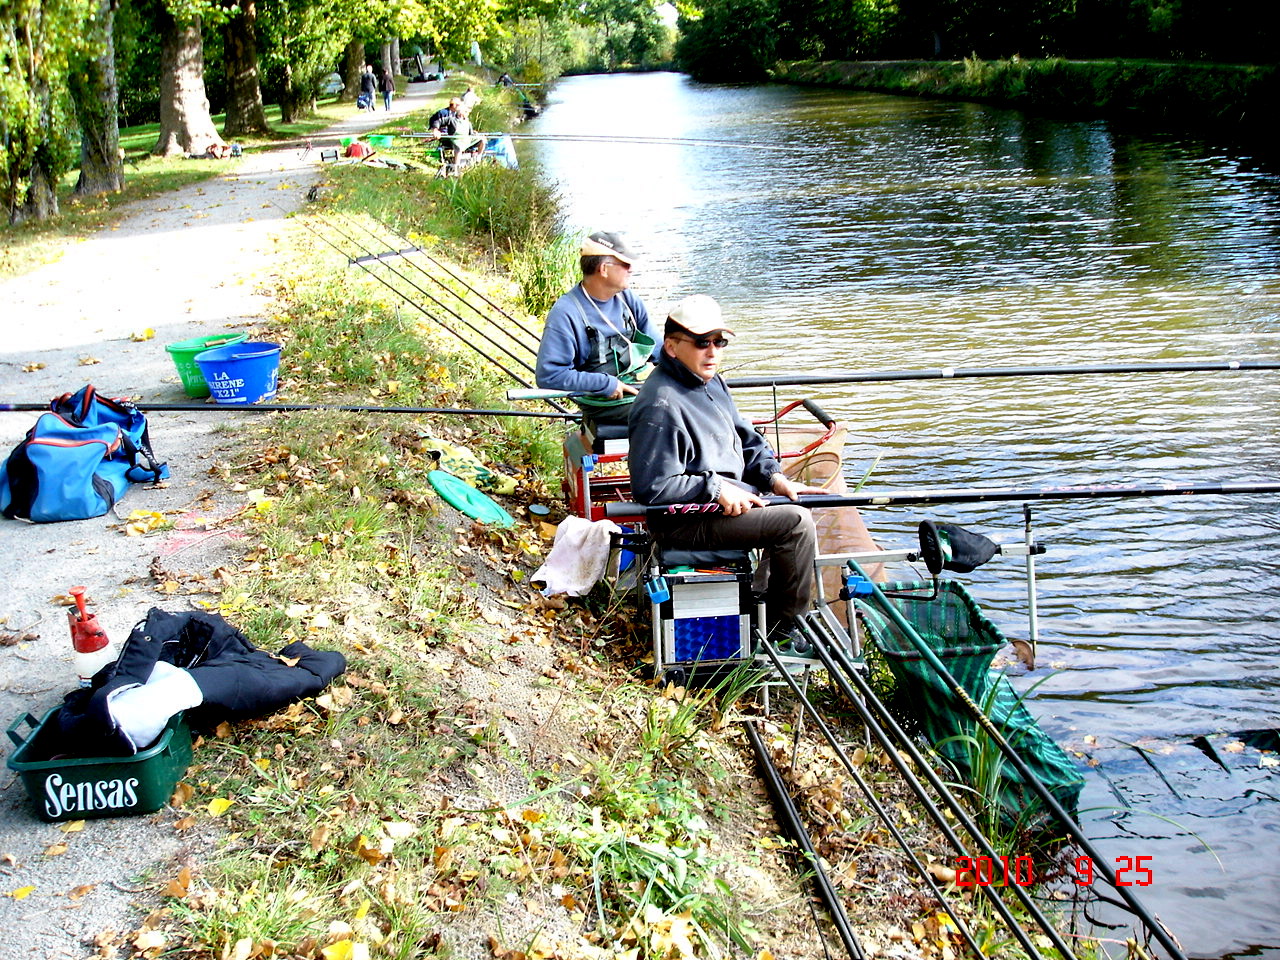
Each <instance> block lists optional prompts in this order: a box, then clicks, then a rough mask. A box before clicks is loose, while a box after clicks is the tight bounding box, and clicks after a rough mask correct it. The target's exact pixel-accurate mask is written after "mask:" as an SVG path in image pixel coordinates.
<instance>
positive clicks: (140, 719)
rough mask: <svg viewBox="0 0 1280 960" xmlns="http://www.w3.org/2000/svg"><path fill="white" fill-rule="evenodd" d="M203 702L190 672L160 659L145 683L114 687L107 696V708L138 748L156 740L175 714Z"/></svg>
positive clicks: (118, 726)
mask: <svg viewBox="0 0 1280 960" xmlns="http://www.w3.org/2000/svg"><path fill="white" fill-rule="evenodd" d="M203 702H204V694H202V693H201V692H200V688H199V687H198V686H196V682H195V680H194V679H193V678H192V676H191V674H190V673H188V672H187V671H186V670H183V669H182V668H181V667H175V666H174V665H173V664H171V663H167V662H166V661H164V660H157V661H156V665H155V667H154V668H152V670H151V676H149V677H148V678H147V682H146V684H141V683H134V684H130V685H129V686H127V687H120V688H119V689H118V690H112V691H111V693H110V694H109V695H108V697H107V710H108V711H109V712H110V713H111V719H112V720H114V721H115V724H116V727H117V728H118V729H119V730H120V732H121V733H123V734H124V735H125V736H126V737H128V738H129V742H130V743H132V744H133V749H134V750H135V751H137V750H144V749H146V748H147V747H149V746H150V745H151V744H152V743H154V742H155V739H156V737H158V736H160V734H161V732H162V731H163V730H164V728H165V725H166V724H167V723H168V722H169V718H170V717H172V716H173V715H174V714H175V713H180V712H182V711H183V710H189V709H190V708H192V707H198V706H200V704H201V703H203Z"/></svg>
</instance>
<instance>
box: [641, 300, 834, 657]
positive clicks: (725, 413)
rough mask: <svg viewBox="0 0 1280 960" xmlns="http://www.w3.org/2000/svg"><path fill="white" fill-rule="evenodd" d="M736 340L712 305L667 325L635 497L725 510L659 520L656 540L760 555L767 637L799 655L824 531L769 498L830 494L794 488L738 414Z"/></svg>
mask: <svg viewBox="0 0 1280 960" xmlns="http://www.w3.org/2000/svg"><path fill="white" fill-rule="evenodd" d="M733 336H734V332H733V330H732V329H731V328H730V327H729V326H728V325H727V324H726V323H725V322H724V320H723V318H722V316H721V312H720V306H719V304H717V303H716V301H715V300H713V299H712V298H711V297H708V296H704V295H701V294H697V295H695V296H692V297H686V298H685V299H684V300H681V301H680V303H679V304H677V305H676V307H675V308H674V309H673V310H672V311H671V313H670V314H669V315H668V317H667V321H666V325H665V328H664V331H663V341H662V355H661V359H659V361H658V368H657V370H655V371H654V372H653V373H652V374H651V375H650V376H649V378H648V379H647V380H646V381H645V383H644V385H643V386H642V387H641V388H640V393H639V395H638V396H637V397H636V400H635V403H633V404H632V408H631V417H630V433H631V457H630V466H631V491H632V495H633V496H634V497H635V499H636V500H638V501H639V502H640V503H643V504H645V505H648V506H654V505H659V504H674V503H717V504H719V505H720V511H719V512H718V513H715V514H698V513H693V514H673V515H670V516H663V515H659V516H651V517H650V518H649V520H648V524H649V530H650V533H651V534H652V535H653V538H654V541H655V542H656V543H657V544H658V545H659V546H660V547H664V548H666V547H680V548H686V549H692V550H721V549H736V550H754V549H759V550H761V551H762V552H763V555H764V560H763V562H762V563H761V564H760V567H759V568H758V569H757V572H756V576H757V580H756V584H755V586H756V587H757V589H759V588H761V587H762V588H763V592H764V597H765V610H766V615H767V617H768V622H769V637H770V639H771V640H772V641H773V642H774V643H775V644H776V645H778V646H780V647H782V648H787V649H790V651H791V652H796V653H799V652H802V650H803V649H805V648H807V643H806V642H805V641H804V639H803V636H802V635H801V633H800V632H799V630H798V628H797V624H796V621H797V620H798V618H800V617H802V616H803V615H804V614H806V613H808V612H809V609H810V607H811V606H812V602H813V595H814V570H813V562H814V557H815V555H816V552H817V530H816V528H815V526H814V522H813V516H812V514H811V513H810V511H809V510H807V509H805V508H804V507H801V506H799V505H798V504H776V505H770V504H768V503H767V502H766V501H765V500H764V499H763V497H764V496H765V495H767V494H770V493H772V494H778V495H780V496H784V497H787V498H789V499H791V500H795V499H797V497H798V496H799V495H800V494H802V493H824V492H825V491H824V490H823V489H822V488H820V487H812V486H808V485H806V484H801V483H797V482H796V481H794V480H791V479H790V478H788V477H787V476H786V475H785V474H784V473H783V472H782V466H781V465H780V464H779V462H778V459H777V457H776V456H774V453H773V451H772V450H771V449H770V448H769V445H768V443H767V442H766V441H765V439H764V437H762V436H761V435H760V434H759V433H758V432H757V431H756V430H755V428H754V427H753V426H752V425H751V423H750V421H748V420H747V419H746V418H744V417H743V416H742V414H740V413H739V412H738V408H737V406H736V404H735V403H734V401H733V398H732V397H731V396H730V394H729V389H728V387H727V386H726V385H725V382H724V379H723V378H722V377H721V376H720V375H719V373H718V369H719V366H720V360H721V357H722V356H723V353H724V350H725V348H726V347H727V346H728V345H729V342H730V341H729V338H731V337H733ZM761 580H763V581H764V582H763V583H761V582H760V581H761Z"/></svg>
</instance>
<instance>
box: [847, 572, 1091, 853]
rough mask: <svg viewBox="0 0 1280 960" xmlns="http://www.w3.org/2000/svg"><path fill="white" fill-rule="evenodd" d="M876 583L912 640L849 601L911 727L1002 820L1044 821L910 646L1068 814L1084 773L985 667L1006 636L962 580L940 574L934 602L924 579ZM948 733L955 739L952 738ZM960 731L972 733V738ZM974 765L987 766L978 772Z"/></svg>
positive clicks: (880, 614) (873, 604)
mask: <svg viewBox="0 0 1280 960" xmlns="http://www.w3.org/2000/svg"><path fill="white" fill-rule="evenodd" d="M880 587H881V591H882V593H883V594H885V595H886V596H885V601H883V602H888V603H890V604H891V605H892V606H893V607H894V608H895V609H896V610H897V611H898V612H899V613H901V614H902V616H903V618H904V619H905V620H906V622H907V623H908V624H910V625H911V633H912V634H914V637H912V636H908V634H907V631H905V630H903V629H902V628H901V627H900V626H899V625H898V624H897V623H895V622H894V621H893V620H892V619H891V618H890V617H889V616H888V615H887V614H886V613H885V612H884V610H883V609H881V608H880V606H879V604H880V603H881V602H882V601H880V600H879V598H873V599H872V600H869V601H864V600H859V601H857V608H858V611H859V613H860V615H861V617H862V623H863V626H864V628H865V630H866V633H867V635H868V637H869V638H870V639H871V641H872V642H874V643H875V645H876V646H877V647H878V648H879V649H880V651H881V652H882V653H883V654H884V657H885V660H886V662H887V663H888V666H889V669H890V670H891V671H892V673H893V675H894V678H895V679H896V680H897V682H898V696H899V697H900V702H901V703H902V704H903V706H904V708H905V709H906V710H907V711H908V712H909V713H910V714H911V716H912V717H913V718H914V719H915V720H916V722H917V723H918V724H919V728H920V733H921V734H922V735H923V736H924V738H925V739H927V740H928V741H929V742H930V743H932V744H934V745H935V750H936V752H938V753H940V754H941V755H942V756H943V757H945V758H946V759H947V761H948V762H949V763H950V764H952V765H953V766H954V767H955V768H956V770H957V771H958V772H959V774H960V775H961V777H963V778H964V780H965V781H966V782H967V783H968V784H969V785H970V786H972V787H974V788H975V789H979V790H983V791H984V792H986V793H988V794H989V793H990V792H992V791H994V792H995V793H996V794H997V796H998V799H999V803H1000V809H1001V820H1002V821H1003V822H1004V823H1005V824H1006V825H1021V826H1026V827H1030V828H1032V829H1039V828H1042V827H1046V826H1048V825H1049V823H1048V819H1047V811H1045V810H1044V809H1043V804H1042V801H1041V800H1040V798H1039V797H1038V796H1037V795H1036V793H1035V792H1034V791H1033V790H1031V789H1029V788H1028V787H1027V786H1026V783H1025V781H1024V780H1023V778H1022V776H1021V774H1020V773H1019V772H1018V770H1017V769H1015V768H1014V766H1013V765H1012V764H1011V763H1008V762H1007V761H1006V760H1005V759H1004V757H1003V756H1002V755H1001V754H1000V753H999V752H998V748H997V747H996V746H995V744H994V743H990V741H989V738H988V737H987V735H986V734H985V733H984V732H983V731H982V730H981V729H980V728H979V727H978V724H977V722H976V721H975V719H974V717H973V715H972V713H971V712H970V711H969V709H968V708H967V707H965V705H964V704H963V703H962V702H961V701H960V698H959V697H958V696H957V695H956V694H955V693H954V692H953V691H952V689H951V686H950V684H948V683H947V682H946V681H944V680H943V678H942V677H941V676H939V674H938V673H937V671H936V670H935V669H934V667H933V666H932V664H930V663H929V662H928V661H927V660H926V659H925V658H924V655H923V654H922V653H921V652H920V648H919V646H917V643H923V644H925V645H927V646H928V647H929V649H931V650H932V651H933V652H934V653H935V654H937V656H938V658H939V659H940V660H941V661H942V663H943V665H944V666H945V667H946V668H947V670H948V671H950V673H951V675H952V676H953V677H954V678H955V679H956V681H957V682H958V683H959V684H960V685H961V686H962V687H964V689H965V690H966V691H967V692H968V694H969V696H970V697H972V698H973V701H974V703H976V704H977V705H978V706H979V707H981V708H982V709H983V711H984V712H985V713H986V714H987V716H989V717H990V718H991V721H992V723H993V724H994V725H995V727H996V729H997V730H999V731H1000V733H1001V734H1002V735H1003V736H1004V738H1005V740H1007V741H1008V743H1009V745H1010V746H1011V747H1013V749H1014V750H1016V751H1017V753H1018V755H1019V756H1020V757H1021V758H1022V760H1023V762H1024V763H1026V765H1027V767H1028V768H1029V769H1030V770H1031V771H1032V772H1033V773H1034V774H1035V776H1036V778H1037V779H1039V780H1040V782H1041V783H1042V784H1044V786H1045V787H1046V788H1048V790H1049V792H1050V793H1051V794H1053V796H1054V798H1055V799H1056V800H1057V801H1058V803H1059V804H1061V805H1062V807H1063V809H1065V810H1066V811H1067V812H1068V813H1069V814H1071V815H1072V816H1075V812H1076V804H1077V801H1078V800H1079V797H1080V790H1081V787H1083V785H1084V780H1083V778H1082V777H1081V776H1080V773H1079V772H1078V771H1077V769H1076V766H1075V764H1074V763H1073V762H1072V760H1071V758H1070V757H1068V756H1067V754H1066V753H1065V752H1064V751H1063V749H1062V748H1061V747H1060V746H1058V744H1057V743H1055V742H1054V741H1053V740H1052V739H1051V738H1050V737H1049V736H1048V735H1047V734H1046V733H1045V732H1044V731H1043V730H1041V729H1040V726H1039V724H1037V723H1036V720H1035V718H1034V717H1033V716H1032V715H1031V714H1030V713H1029V712H1028V711H1027V708H1026V707H1025V706H1024V705H1023V703H1022V700H1021V699H1020V698H1019V697H1018V695H1017V693H1016V692H1015V691H1014V689H1013V686H1012V685H1011V684H1010V683H1009V679H1008V677H1006V676H1005V675H1004V673H1003V672H1001V671H1000V670H993V669H992V668H991V660H992V658H993V657H994V656H995V653H996V651H997V650H999V649H1000V648H1001V647H1003V646H1004V645H1005V643H1006V640H1005V637H1004V635H1003V634H1002V633H1001V632H1000V630H999V628H998V627H996V625H995V624H994V623H992V622H991V621H990V620H989V619H988V618H987V617H986V616H985V615H984V614H983V613H982V610H981V609H980V608H979V606H978V604H977V603H976V602H975V601H974V599H973V597H972V596H970V594H969V593H968V591H967V590H965V588H964V586H963V585H962V584H960V583H959V582H958V581H955V580H940V581H939V582H938V588H939V589H938V595H937V597H935V598H933V599H930V597H931V595H932V594H933V583H932V582H930V581H927V580H926V581H899V582H895V583H887V584H882V585H880ZM893 594H910V596H893ZM957 737H958V738H961V739H951V738H957ZM968 738H972V739H973V740H976V741H977V745H975V744H974V743H971V742H970V741H969V739H968ZM979 745H983V746H979ZM981 766H985V767H986V770H985V771H984V770H980V769H978V768H979V767H981ZM993 781H994V783H993Z"/></svg>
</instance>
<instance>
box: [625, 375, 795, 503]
mask: <svg viewBox="0 0 1280 960" xmlns="http://www.w3.org/2000/svg"><path fill="white" fill-rule="evenodd" d="M629 433H630V437H631V441H630V451H629V453H628V455H627V462H628V464H629V466H630V468H631V492H632V495H633V496H634V497H635V499H636V500H637V501H639V502H640V503H644V504H659V503H711V502H713V501H714V500H716V498H717V497H719V496H720V487H721V484H722V483H724V482H726V481H728V482H730V483H733V484H735V485H737V486H739V487H741V488H743V489H744V490H750V491H751V492H753V493H762V492H768V491H770V490H771V489H772V487H771V484H772V482H773V475H774V474H775V473H778V472H779V471H780V470H781V469H782V468H781V467H780V466H779V465H778V461H777V460H776V459H774V455H773V451H772V450H771V449H770V448H769V444H768V443H766V442H765V439H764V437H762V436H761V435H760V434H759V433H757V432H756V430H755V428H754V427H752V426H751V423H750V422H749V421H748V420H746V418H744V417H743V416H742V414H740V413H739V412H738V408H737V406H736V405H735V404H734V402H733V398H732V397H731V396H730V395H729V388H728V387H727V386H726V385H725V382H724V379H723V378H721V377H720V376H719V375H717V376H715V377H712V378H711V379H710V380H708V381H705V382H704V381H703V379H702V378H701V377H699V376H698V375H697V374H695V373H694V372H693V371H691V370H690V369H689V368H688V367H686V366H685V365H684V364H683V363H681V362H680V361H679V360H676V359H675V358H674V357H670V356H668V355H667V354H666V353H665V352H663V354H662V359H661V360H659V362H658V369H657V370H655V371H654V372H653V373H652V374H650V375H649V379H647V380H646V381H645V382H644V386H642V387H641V388H640V395H639V396H638V397H636V400H635V403H634V404H632V407H631V421H630V429H629Z"/></svg>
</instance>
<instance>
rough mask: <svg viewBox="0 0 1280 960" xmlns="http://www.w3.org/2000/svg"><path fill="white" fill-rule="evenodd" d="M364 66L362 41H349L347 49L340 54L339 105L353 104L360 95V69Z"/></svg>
mask: <svg viewBox="0 0 1280 960" xmlns="http://www.w3.org/2000/svg"><path fill="white" fill-rule="evenodd" d="M363 66H364V41H363V40H349V41H348V42H347V49H346V50H344V51H343V53H342V82H343V83H344V84H346V86H344V87H343V88H342V96H340V97H338V100H339V101H340V102H341V103H355V102H356V97H357V96H359V95H360V68H361V67H363Z"/></svg>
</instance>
